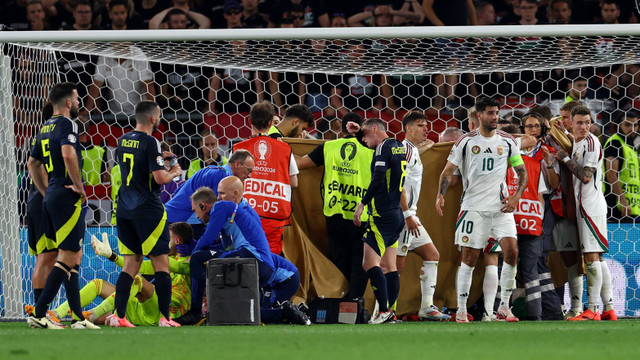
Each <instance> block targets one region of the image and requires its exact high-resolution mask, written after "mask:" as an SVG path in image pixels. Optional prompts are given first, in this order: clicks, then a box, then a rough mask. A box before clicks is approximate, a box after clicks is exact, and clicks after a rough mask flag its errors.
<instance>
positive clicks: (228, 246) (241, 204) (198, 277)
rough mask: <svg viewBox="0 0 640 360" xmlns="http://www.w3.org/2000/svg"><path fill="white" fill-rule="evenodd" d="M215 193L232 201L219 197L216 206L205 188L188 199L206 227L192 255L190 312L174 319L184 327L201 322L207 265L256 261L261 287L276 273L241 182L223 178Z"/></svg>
mask: <svg viewBox="0 0 640 360" xmlns="http://www.w3.org/2000/svg"><path fill="white" fill-rule="evenodd" d="M238 183H240V186H238ZM218 190H219V191H220V190H221V191H222V192H223V193H224V194H225V195H224V196H225V197H224V199H233V201H229V200H224V199H223V197H222V196H221V195H220V194H218V199H217V200H218V201H217V202H216V194H215V192H214V191H213V190H212V189H211V188H208V187H206V186H203V187H201V188H199V189H197V190H196V191H195V192H194V193H193V195H191V207H192V209H193V211H194V212H195V213H196V216H197V217H198V219H200V220H202V222H203V223H205V224H207V228H206V230H205V232H204V234H203V235H202V237H201V238H200V240H199V241H198V244H197V245H196V248H195V249H194V251H193V253H192V254H191V263H190V269H191V311H190V312H189V313H188V314H185V315H184V316H182V317H180V318H178V319H176V321H178V322H179V323H181V324H184V325H193V324H197V323H200V322H201V321H202V320H203V318H202V315H201V311H200V310H201V309H202V298H203V297H204V291H205V284H206V275H205V270H206V269H205V263H206V262H207V261H209V260H211V259H213V258H227V257H240V258H255V259H257V260H258V277H259V281H260V286H261V287H262V286H265V285H266V284H267V283H268V282H269V280H270V279H271V277H272V275H273V272H274V270H275V265H274V262H273V259H272V257H271V251H270V249H269V242H268V241H267V237H266V236H265V234H264V231H263V230H262V224H261V222H260V217H259V216H258V214H257V213H256V212H255V210H253V208H252V207H251V206H249V204H248V203H247V202H246V201H244V199H243V197H242V182H241V181H240V179H239V178H238V177H235V176H229V177H226V178H224V179H222V180H221V181H220V182H219V183H218ZM241 229H242V230H241ZM219 235H222V244H220V243H219V242H217V240H218V237H219Z"/></svg>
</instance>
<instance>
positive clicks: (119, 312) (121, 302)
mask: <svg viewBox="0 0 640 360" xmlns="http://www.w3.org/2000/svg"><path fill="white" fill-rule="evenodd" d="M132 283H133V278H132V277H131V275H129V274H127V273H126V272H124V271H123V272H121V273H120V276H118V281H116V297H115V305H114V306H115V315H116V316H117V317H119V318H121V319H122V318H124V315H125V313H126V311H127V302H129V295H130V292H131V284H132Z"/></svg>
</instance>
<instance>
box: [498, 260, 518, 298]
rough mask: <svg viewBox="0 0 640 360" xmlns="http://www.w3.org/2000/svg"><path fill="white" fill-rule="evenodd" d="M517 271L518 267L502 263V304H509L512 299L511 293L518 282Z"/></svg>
mask: <svg viewBox="0 0 640 360" xmlns="http://www.w3.org/2000/svg"><path fill="white" fill-rule="evenodd" d="M516 271H517V267H516V266H513V265H510V264H507V263H506V262H504V263H503V264H502V273H501V274H500V288H501V292H500V306H507V307H508V306H509V300H511V293H512V292H513V288H514V287H515V284H516Z"/></svg>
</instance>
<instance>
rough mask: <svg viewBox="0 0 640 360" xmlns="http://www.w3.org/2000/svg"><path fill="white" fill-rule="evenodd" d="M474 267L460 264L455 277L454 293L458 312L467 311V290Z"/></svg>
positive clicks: (469, 286) (469, 287)
mask: <svg viewBox="0 0 640 360" xmlns="http://www.w3.org/2000/svg"><path fill="white" fill-rule="evenodd" d="M473 269H474V267H472V266H469V265H467V264H465V263H461V264H460V267H458V276H456V292H457V293H458V311H467V299H469V289H471V280H472V276H473Z"/></svg>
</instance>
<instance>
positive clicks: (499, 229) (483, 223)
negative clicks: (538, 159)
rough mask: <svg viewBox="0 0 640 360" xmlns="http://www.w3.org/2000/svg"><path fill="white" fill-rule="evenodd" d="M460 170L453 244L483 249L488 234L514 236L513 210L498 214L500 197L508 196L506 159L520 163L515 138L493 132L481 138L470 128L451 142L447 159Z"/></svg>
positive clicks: (501, 236) (515, 164) (496, 236)
mask: <svg viewBox="0 0 640 360" xmlns="http://www.w3.org/2000/svg"><path fill="white" fill-rule="evenodd" d="M447 160H448V161H450V162H451V163H452V164H454V165H455V166H457V167H458V169H460V175H461V176H462V186H463V189H464V191H463V193H462V198H461V200H460V202H461V204H460V214H459V215H458V219H457V221H456V230H455V232H456V239H455V244H456V245H459V246H464V247H471V248H474V249H485V248H486V247H487V245H488V243H487V240H488V239H489V237H491V236H492V235H493V236H494V237H495V238H496V239H498V240H500V239H502V238H504V237H514V238H515V237H516V236H517V235H516V234H517V232H516V223H515V219H514V217H513V213H502V212H501V211H500V209H501V208H502V206H503V203H502V200H503V199H504V198H505V197H507V196H509V193H508V189H507V186H506V177H507V169H508V167H509V162H511V164H512V165H513V166H517V165H519V164H522V157H521V156H520V150H519V147H518V146H517V144H516V141H515V139H514V138H513V137H512V136H511V135H509V134H507V133H505V132H503V131H499V130H498V131H496V132H495V134H494V135H493V136H492V137H484V136H482V135H481V134H480V133H479V130H475V131H472V132H470V133H468V134H466V135H464V136H463V137H461V138H460V139H458V141H457V142H456V143H455V145H454V146H453V148H452V149H451V153H450V154H449V157H448V159H447Z"/></svg>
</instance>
